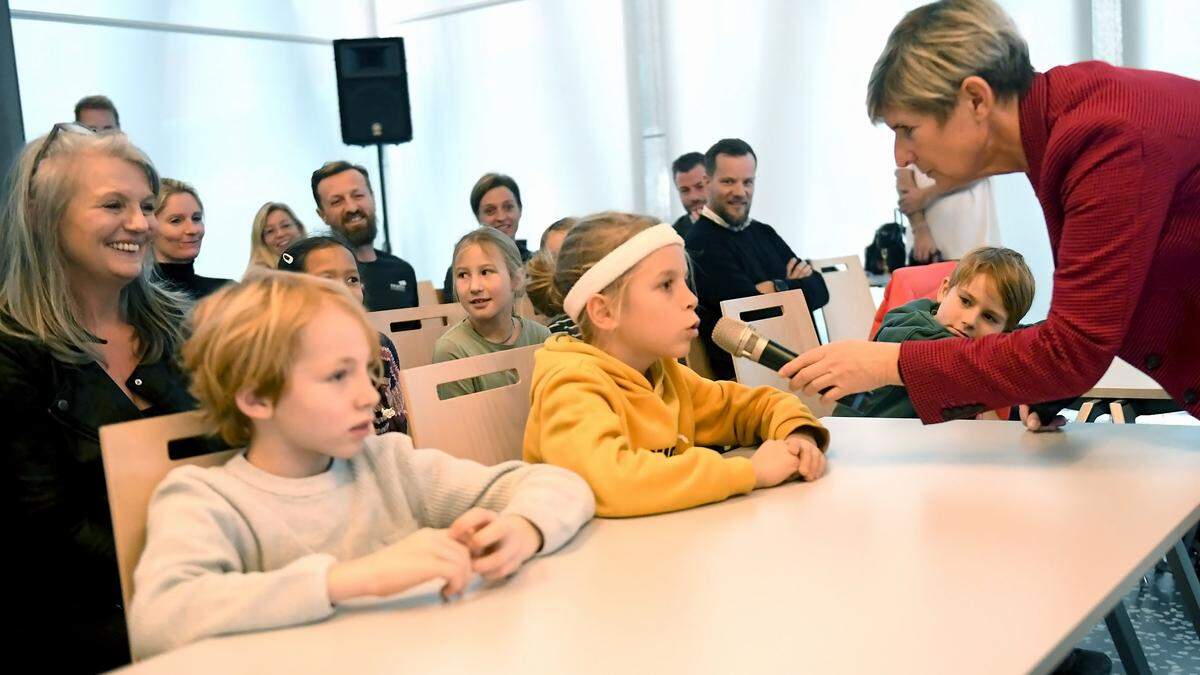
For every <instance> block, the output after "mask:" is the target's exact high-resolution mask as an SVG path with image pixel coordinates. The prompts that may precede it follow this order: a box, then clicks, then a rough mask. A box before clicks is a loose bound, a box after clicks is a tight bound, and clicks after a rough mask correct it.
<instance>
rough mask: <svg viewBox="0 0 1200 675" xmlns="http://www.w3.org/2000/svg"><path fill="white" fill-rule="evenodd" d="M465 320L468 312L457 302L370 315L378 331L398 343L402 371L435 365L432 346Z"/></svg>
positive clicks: (371, 313)
mask: <svg viewBox="0 0 1200 675" xmlns="http://www.w3.org/2000/svg"><path fill="white" fill-rule="evenodd" d="M465 318H467V310H465V309H463V307H462V305H460V304H458V303H457V302H455V303H450V304H446V305H431V306H428V307H427V306H424V305H422V306H420V307H408V308H405V309H385V310H383V311H380V312H368V313H367V319H369V320H370V322H371V325H372V326H375V330H377V331H379V332H380V333H383V334H384V335H386V336H388V337H389V338H391V339H392V342H393V343H395V345H396V353H397V355H398V356H399V357H400V367H401V368H416V367H418V366H427V365H429V364H431V363H433V343H435V342H437V339H438V338H440V337H441V336H442V335H444V334H445V332H446V331H448V330H450V328H451V327H453V326H454V325H455V324H456V323H458V322H459V321H462V320H463V319H465Z"/></svg>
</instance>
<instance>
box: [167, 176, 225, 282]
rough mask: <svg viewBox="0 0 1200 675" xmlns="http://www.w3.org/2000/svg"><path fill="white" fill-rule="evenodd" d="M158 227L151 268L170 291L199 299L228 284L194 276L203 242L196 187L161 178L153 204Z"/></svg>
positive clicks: (218, 280) (202, 220) (221, 280)
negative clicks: (153, 265)
mask: <svg viewBox="0 0 1200 675" xmlns="http://www.w3.org/2000/svg"><path fill="white" fill-rule="evenodd" d="M154 217H155V218H156V219H157V220H158V227H157V228H156V230H155V232H154V239H153V240H152V242H153V247H154V260H155V261H156V264H155V267H157V269H158V274H159V276H160V277H161V278H162V279H163V280H164V281H166V282H167V284H169V286H170V287H171V289H172V290H175V291H179V292H181V293H183V294H184V295H186V296H188V297H189V298H191V299H192V300H199V299H200V298H203V297H204V296H206V295H208V294H209V293H212V292H213V291H215V290H217V289H218V288H220V287H222V286H224V285H225V284H227V283H229V279H214V278H212V277H202V276H200V275H199V274H196V268H195V263H196V258H198V257H200V243H201V242H202V241H204V204H202V203H200V193H198V192H196V188H194V187H192V186H191V185H189V184H187V183H185V182H183V181H181V180H174V179H172V178H164V179H162V189H160V190H159V191H158V199H156V200H155V202H154Z"/></svg>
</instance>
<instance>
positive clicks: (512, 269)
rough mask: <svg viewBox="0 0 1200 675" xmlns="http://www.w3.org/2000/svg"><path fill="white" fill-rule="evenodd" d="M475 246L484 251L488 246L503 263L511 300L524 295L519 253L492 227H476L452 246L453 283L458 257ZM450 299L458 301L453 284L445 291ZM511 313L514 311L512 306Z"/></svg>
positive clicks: (510, 241) (510, 242) (451, 275)
mask: <svg viewBox="0 0 1200 675" xmlns="http://www.w3.org/2000/svg"><path fill="white" fill-rule="evenodd" d="M471 245H475V246H478V247H480V248H483V249H485V250H486V247H488V246H490V247H491V251H492V253H493V254H498V255H499V256H500V258H501V259H502V260H503V261H504V269H505V270H507V271H508V278H509V279H510V280H511V281H512V287H513V299H514V300H515V299H517V298H519V297H521V296H522V295H524V294H525V267H524V266H523V265H522V263H521V252H520V251H519V250H517V245H516V244H515V243H514V242H513V240H512V239H510V238H509V237H508V235H506V234H504V233H503V232H501V231H500V230H497V229H495V228H493V227H487V226H483V227H478V228H476V229H474V230H471V231H470V232H468V233H467V234H465V235H463V237H462V239H459V240H458V243H457V244H455V245H454V256H453V257H452V258H451V259H450V270H451V274H450V279H451V281H453V280H454V279H455V278H456V277H457V275H455V274H454V273H453V272H454V265H455V264H456V263H457V262H458V256H459V254H460V253H462V252H463V250H464V249H466V248H467V247H468V246H471ZM447 290H448V291H449V292H450V294H451V297H452V298H454V299H455V300H458V299H459V298H458V288H457V287H456V285H455V284H453V283H452V284H451V286H450V288H449V289H447ZM513 311H516V306H515V304H514V308H513Z"/></svg>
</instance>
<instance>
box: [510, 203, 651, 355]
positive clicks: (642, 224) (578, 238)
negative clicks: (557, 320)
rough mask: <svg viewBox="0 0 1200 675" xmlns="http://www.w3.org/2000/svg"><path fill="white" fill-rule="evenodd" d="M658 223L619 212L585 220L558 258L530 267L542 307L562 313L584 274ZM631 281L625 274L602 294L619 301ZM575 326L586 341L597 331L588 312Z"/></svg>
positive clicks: (593, 216)
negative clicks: (568, 296) (569, 294)
mask: <svg viewBox="0 0 1200 675" xmlns="http://www.w3.org/2000/svg"><path fill="white" fill-rule="evenodd" d="M657 224H658V221H657V220H655V219H653V218H650V217H649V216H639V215H636V214H632V213H620V212H617V211H604V212H603V213H596V214H593V215H590V216H587V217H585V218H581V219H580V220H579V222H577V223H576V224H575V226H574V227H572V228H571V230H570V231H569V232H567V238H566V239H564V240H563V244H562V248H561V249H559V251H558V257H557V258H550V257H547V258H546V259H544V260H542V261H540V262H539V264H537V265H533V266H530V268H529V284H530V285H531V286H533V287H536V288H537V289H538V296H539V298H538V299H539V304H542V305H543V307H544V309H545V310H547V313H548V314H549V315H554V314H562V312H563V306H562V304H563V300H564V299H565V298H566V297H567V293H569V292H570V291H571V287H572V286H574V285H575V282H576V281H579V277H582V276H583V273H584V272H587V271H588V270H589V269H591V268H592V265H595V264H596V263H598V262H600V259H601V258H603V257H604V256H606V255H608V254H609V253H610V252H611V251H612V250H613V249H615V248H616V247H618V246H620V245H621V244H623V243H625V241H626V240H628V239H629V238H630V237H632V236H633V235H635V234H637V233H638V232H641V231H642V230H645V229H646V228H649V227H654V226H655V225H657ZM628 278H629V273H628V272H626V273H625V274H622V275H621V276H620V277H619V278H618V279H617V280H615V281H613V282H612V283H611V284H609V285H608V287H607V288H605V289H604V290H603V291H602V293H603V294H604V295H608V296H610V297H616V298H619V297H620V294H621V291H622V290H623V289H624V288H625V283H626V282H627V281H628ZM575 325H577V326H579V333H580V335H582V336H583V339H584V340H588V341H590V340H592V339H593V338H594V336H595V328H594V327H593V326H592V323H591V320H590V319H588V316H587V312H586V311H585V312H583V313H582V314H580V315H579V320H578V321H576V322H575Z"/></svg>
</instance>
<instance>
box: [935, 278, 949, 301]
mask: <svg viewBox="0 0 1200 675" xmlns="http://www.w3.org/2000/svg"><path fill="white" fill-rule="evenodd" d="M947 295H950V277H942V283H941V285H940V286H938V290H937V301H938V304H939V305H940V304H942V303H943V302H945V301H946V296H947Z"/></svg>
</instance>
